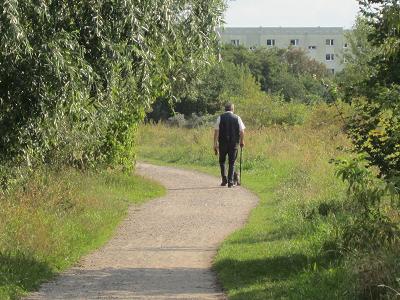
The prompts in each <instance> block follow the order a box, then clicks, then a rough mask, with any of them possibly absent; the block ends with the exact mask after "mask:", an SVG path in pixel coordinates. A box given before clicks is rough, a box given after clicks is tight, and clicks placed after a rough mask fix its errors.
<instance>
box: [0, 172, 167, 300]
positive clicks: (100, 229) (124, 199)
mask: <svg viewBox="0 0 400 300" xmlns="http://www.w3.org/2000/svg"><path fill="white" fill-rule="evenodd" d="M164 192H165V191H164V188H163V187H161V186H160V185H158V184H156V183H154V182H151V181H148V180H145V179H143V178H141V177H139V176H132V175H125V174H122V173H118V172H115V171H104V172H101V173H85V174H82V173H79V172H77V171H74V170H68V171H63V172H62V173H59V174H54V173H53V174H51V175H43V174H38V175H36V176H35V177H34V178H32V179H31V180H30V181H29V182H28V184H27V186H26V187H25V188H24V189H20V190H18V191H14V192H13V193H12V194H9V195H7V197H3V198H0V202H1V207H0V299H17V298H19V297H20V296H21V295H24V294H26V293H27V292H29V291H32V290H35V289H36V288H37V287H38V286H39V285H40V283H41V282H43V281H44V280H48V279H49V278H52V277H53V276H54V275H55V274H57V273H58V272H60V271H62V270H64V269H66V268H67V267H69V266H71V265H72V264H73V263H75V262H77V261H78V260H79V258H80V257H82V255H85V254H87V253H88V252H90V251H92V250H94V249H96V248H98V247H99V246H101V245H102V244H104V242H105V241H107V240H108V239H109V238H110V236H111V235H112V234H113V232H114V230H115V228H116V226H117V225H118V223H119V222H120V221H121V220H122V219H123V218H124V217H125V216H126V213H127V208H128V206H129V205H131V204H135V205H139V204H141V203H143V202H144V201H147V200H149V199H151V198H155V197H158V196H160V195H162V194H164Z"/></svg>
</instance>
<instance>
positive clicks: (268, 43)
mask: <svg viewBox="0 0 400 300" xmlns="http://www.w3.org/2000/svg"><path fill="white" fill-rule="evenodd" d="M267 46H275V40H267Z"/></svg>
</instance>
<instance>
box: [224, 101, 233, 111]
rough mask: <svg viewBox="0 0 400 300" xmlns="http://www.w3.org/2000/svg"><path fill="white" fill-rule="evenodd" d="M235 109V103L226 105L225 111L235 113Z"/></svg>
mask: <svg viewBox="0 0 400 300" xmlns="http://www.w3.org/2000/svg"><path fill="white" fill-rule="evenodd" d="M234 109H235V105H233V103H230V102H229V103H226V104H225V111H231V112H233V110H234Z"/></svg>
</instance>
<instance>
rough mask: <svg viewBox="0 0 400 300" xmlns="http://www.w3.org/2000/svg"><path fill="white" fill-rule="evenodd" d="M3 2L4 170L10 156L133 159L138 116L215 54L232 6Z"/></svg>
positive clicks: (31, 160)
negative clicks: (225, 11)
mask: <svg viewBox="0 0 400 300" xmlns="http://www.w3.org/2000/svg"><path fill="white" fill-rule="evenodd" d="M0 3H1V6H0V7H1V9H0V165H1V166H2V169H3V171H2V172H1V171H0V173H3V175H4V172H5V171H4V170H5V166H6V165H12V166H17V167H22V166H33V165H35V164H37V163H50V164H52V163H55V162H57V163H62V164H65V163H66V164H71V165H74V166H79V167H87V166H90V165H94V164H96V163H102V162H106V163H122V164H124V165H125V166H129V165H131V164H132V161H131V160H132V156H133V154H134V152H133V147H132V144H133V142H134V136H133V134H134V131H135V125H136V124H137V122H138V121H139V120H141V119H142V118H143V117H144V113H145V111H146V110H147V109H148V108H149V106H150V104H151V103H152V102H153V101H154V99H155V98H156V97H159V96H160V95H166V94H169V95H171V98H172V95H173V93H174V89H173V87H174V86H175V85H178V84H181V85H182V84H184V83H185V80H186V78H188V77H195V76H196V74H197V73H198V71H199V70H200V69H201V68H202V67H203V66H204V65H206V64H208V63H209V61H210V58H211V57H212V56H211V54H212V53H213V50H214V49H215V45H216V43H217V36H216V33H215V28H216V27H217V26H218V25H219V23H220V17H221V15H222V12H223V9H224V1H222V0H209V1H196V0H178V1H172V0H169V1H168V0H167V1H164V0H105V1H104V0H86V1H71V0H58V1H56V0H43V1H35V0H24V1H19V0H1V1H0ZM0 175H1V174H0Z"/></svg>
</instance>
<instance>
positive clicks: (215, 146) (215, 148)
mask: <svg viewBox="0 0 400 300" xmlns="http://www.w3.org/2000/svg"><path fill="white" fill-rule="evenodd" d="M218 135H219V130H218V129H215V130H214V152H215V155H217V154H218Z"/></svg>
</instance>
